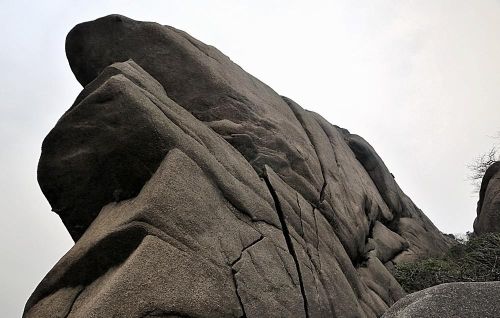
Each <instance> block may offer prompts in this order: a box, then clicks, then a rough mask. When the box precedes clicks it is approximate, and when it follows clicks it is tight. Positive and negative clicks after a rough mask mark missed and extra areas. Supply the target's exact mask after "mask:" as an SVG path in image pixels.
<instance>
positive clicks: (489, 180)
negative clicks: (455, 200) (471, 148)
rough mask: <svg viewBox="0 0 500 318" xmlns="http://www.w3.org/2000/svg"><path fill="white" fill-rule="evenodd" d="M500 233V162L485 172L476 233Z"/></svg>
mask: <svg viewBox="0 0 500 318" xmlns="http://www.w3.org/2000/svg"><path fill="white" fill-rule="evenodd" d="M489 232H500V162H495V163H494V164H492V165H491V166H490V167H489V168H488V169H487V170H486V172H485V174H484V176H483V180H482V181H481V189H480V190H479V201H478V202H477V217H476V219H475V220H474V233H476V234H479V235H481V234H484V233H489Z"/></svg>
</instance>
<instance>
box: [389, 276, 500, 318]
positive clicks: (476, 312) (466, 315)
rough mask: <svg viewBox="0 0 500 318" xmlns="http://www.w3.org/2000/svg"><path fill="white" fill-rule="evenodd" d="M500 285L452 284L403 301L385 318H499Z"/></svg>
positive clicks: (434, 288)
mask: <svg viewBox="0 0 500 318" xmlns="http://www.w3.org/2000/svg"><path fill="white" fill-rule="evenodd" d="M498 295H500V282H486V283H450V284H442V285H438V286H434V287H430V288H427V289H424V290H421V291H419V292H416V293H413V294H410V295H408V296H406V297H404V298H403V299H400V300H399V301H398V302H396V303H395V304H394V306H392V307H391V308H390V309H389V310H388V311H387V312H386V313H385V314H384V315H383V316H382V317H383V318H422V317H426V318H457V317H460V318H478V317H481V318H497V317H500V303H499V301H498V300H499V296H498Z"/></svg>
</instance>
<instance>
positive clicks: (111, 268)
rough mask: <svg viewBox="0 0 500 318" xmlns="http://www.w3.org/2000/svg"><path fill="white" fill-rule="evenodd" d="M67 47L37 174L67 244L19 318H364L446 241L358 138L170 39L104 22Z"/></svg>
mask: <svg viewBox="0 0 500 318" xmlns="http://www.w3.org/2000/svg"><path fill="white" fill-rule="evenodd" d="M66 52H67V56H68V60H69V62H70V66H71V69H72V70H73V72H74V74H75V76H76V78H77V79H78V80H79V81H80V83H81V84H82V85H83V86H84V89H83V91H82V92H81V93H80V95H79V96H78V97H77V98H76V101H75V103H74V104H73V105H72V106H71V107H70V108H69V110H68V111H67V112H66V113H65V114H64V115H63V116H62V117H61V119H60V120H59V121H58V122H57V124H56V126H55V127H54V128H53V129H52V131H51V132H50V133H49V135H48V136H47V137H46V139H45V140H44V142H43V146H42V155H41V158H40V162H39V168H38V181H39V183H40V187H41V189H42V191H43V193H44V194H45V196H46V197H47V199H48V200H49V202H50V204H51V206H52V208H53V210H54V211H55V212H56V213H58V214H59V216H60V217H61V219H62V221H63V222H64V224H65V226H66V227H67V229H68V231H69V233H70V234H71V236H72V237H73V239H74V240H75V245H74V246H73V247H72V248H71V249H70V250H69V251H68V253H67V254H66V255H65V256H64V257H63V258H62V259H61V260H60V261H59V262H58V263H57V264H56V265H55V266H54V268H53V269H52V270H51V271H50V272H49V273H48V274H47V276H46V277H45V278H44V279H43V280H42V282H41V283H40V284H39V286H38V287H37V288H36V290H35V291H34V293H33V295H32V296H31V297H30V299H29V300H28V302H27V304H26V307H25V311H24V317H109V316H116V317H160V316H161V317H332V316H333V317H379V316H381V315H382V314H383V313H384V312H385V311H386V310H387V308H388V307H389V306H391V305H392V304H393V303H395V302H396V301H397V300H398V299H400V298H401V297H403V296H404V291H403V289H402V288H401V286H400V285H399V284H398V283H397V281H396V280H395V279H394V277H393V276H392V275H391V272H390V269H391V267H392V266H393V265H394V264H395V263H398V262H405V261H412V260H415V259H419V258H423V257H428V256H435V255H439V254H441V253H442V252H443V251H444V250H446V249H447V248H448V246H449V245H450V243H451V242H450V239H449V238H448V237H447V236H445V235H443V234H442V233H441V232H439V230H438V229H437V228H436V227H435V226H434V225H433V224H432V222H431V221H430V220H429V219H428V218H427V217H426V216H425V215H424V214H423V213H422V211H421V210H420V209H418V208H417V207H416V205H415V204H414V203H413V202H412V201H411V200H410V198H408V197H407V196H406V195H405V194H404V193H403V191H402V190H401V189H400V187H399V186H398V185H397V183H396V182H395V180H394V178H393V176H392V175H391V173H390V172H389V170H388V168H387V167H386V166H385V164H384V163H383V161H382V160H381V159H380V157H379V156H378V155H377V153H376V152H375V150H374V149H373V148H372V147H371V146H370V145H369V144H368V143H367V142H366V141H365V140H364V139H363V138H361V137H359V136H357V135H354V134H351V133H350V132H349V131H347V130H345V129H342V128H339V127H336V126H333V125H331V124H330V123H328V122H327V121H326V120H325V119H323V118H322V117H321V116H320V115H318V114H315V113H313V112H310V111H307V110H304V109H303V108H302V107H301V106H299V105H298V104H297V103H295V102H294V101H293V100H291V99H289V98H286V97H283V96H280V95H278V94H277V93H276V92H274V91H273V90H272V89H271V88H269V87H268V86H266V85H265V84H264V83H262V82H260V81H259V80H258V79H256V78H255V77H253V76H252V75H250V74H248V73H246V72H245V71H244V70H243V69H241V68H240V67H239V66H237V65H236V64H234V63H233V62H232V61H231V60H230V59H229V58H228V57H226V56H225V55H223V54H222V53H221V52H219V51H218V50H217V49H215V48H214V47H211V46H208V45H206V44H204V43H202V42H200V41H198V40H196V39H194V38H192V37H191V36H189V35H188V34H186V33H185V32H182V31H179V30H176V29H174V28H172V27H169V26H162V25H159V24H156V23H150V22H139V21H134V20H131V19H129V18H126V17H123V16H118V15H111V16H106V17H103V18H100V19H97V20H95V21H91V22H86V23H82V24H79V25H77V26H76V27H75V28H74V29H73V30H72V31H71V32H70V33H69V34H68V37H67V40H66Z"/></svg>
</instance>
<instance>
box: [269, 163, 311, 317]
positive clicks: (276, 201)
mask: <svg viewBox="0 0 500 318" xmlns="http://www.w3.org/2000/svg"><path fill="white" fill-rule="evenodd" d="M263 177H264V181H265V182H266V185H267V187H268V188H269V192H270V193H271V196H272V198H273V200H274V205H275V207H276V212H277V213H278V217H279V220H280V222H281V227H282V229H283V236H284V237H285V242H286V245H287V247H288V251H289V252H290V255H292V258H293V261H294V262H295V267H296V269H297V274H298V276H299V285H300V293H301V294H302V299H303V300H304V311H305V315H306V318H309V310H308V305H307V297H306V292H305V289H304V282H303V280H302V273H301V272H300V265H299V259H298V257H297V253H296V252H295V248H294V246H293V242H292V238H291V236H290V232H289V231H288V226H287V224H286V221H285V215H284V213H283V210H282V209H281V204H280V201H279V198H278V194H277V193H276V191H275V190H274V188H273V186H272V185H271V181H270V180H269V176H268V175H267V171H266V170H264V175H263Z"/></svg>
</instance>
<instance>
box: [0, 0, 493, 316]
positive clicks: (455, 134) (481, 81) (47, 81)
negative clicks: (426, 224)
mask: <svg viewBox="0 0 500 318" xmlns="http://www.w3.org/2000/svg"><path fill="white" fill-rule="evenodd" d="M111 13H120V14H124V15H127V16H129V17H131V18H134V19H138V20H148V21H156V22H159V23H162V24H168V25H172V26H174V27H176V28H179V29H182V30H185V31H187V32H188V33H190V34H191V35H193V36H194V37H196V38H198V39H199V40H201V41H203V42H205V43H207V44H211V45H214V46H215V47H217V48H218V49H219V50H221V51H222V52H224V53H225V54H226V55H228V56H229V57H231V59H232V60H233V61H235V62H236V63H237V64H239V65H240V66H242V67H243V68H244V69H245V70H246V71H248V72H250V73H252V74H253V75H255V76H256V77H258V78H259V79H261V80H262V81H263V82H265V83H267V84H268V85H270V86H271V87H272V88H274V90H276V91H277V92H278V93H280V94H282V95H285V96H288V97H290V98H292V99H294V100H295V101H297V102H298V103H299V104H301V105H302V106H303V107H304V108H306V109H309V110H313V111H316V112H318V113H320V114H321V115H323V116H324V117H325V118H326V119H328V120H329V121H330V122H331V123H333V124H336V125H339V126H341V127H344V128H347V129H349V130H350V131H351V132H353V133H356V134H359V135H361V136H363V137H364V138H365V139H366V140H368V141H369V142H370V143H371V144H372V145H373V146H374V148H375V149H376V150H377V151H378V153H379V154H380V156H381V157H382V159H383V160H384V161H385V163H386V164H387V166H388V167H389V169H390V170H391V171H392V173H393V174H394V175H395V177H396V180H397V181H398V183H399V185H400V186H401V187H402V188H403V190H404V191H405V192H406V193H407V194H408V195H409V196H410V197H411V198H412V199H413V200H414V201H415V203H416V204H417V205H418V206H419V207H420V208H422V209H423V210H424V212H425V213H426V214H427V215H428V216H429V217H430V219H431V220H432V221H433V222H434V223H435V224H436V225H437V226H438V227H439V228H440V229H441V230H442V231H444V232H447V233H464V232H466V231H469V230H472V222H473V219H474V217H475V205H476V201H477V198H476V196H475V195H473V194H472V187H471V186H470V185H469V183H468V182H467V181H466V177H467V174H468V171H467V168H466V165H467V164H468V163H470V162H471V161H472V160H473V159H474V157H476V156H477V155H479V154H480V153H483V152H485V151H487V150H488V149H489V148H490V147H491V146H492V145H493V144H494V143H495V140H494V139H492V138H490V137H489V136H493V135H495V134H496V133H497V132H498V131H499V130H500V125H499V124H500V122H499V120H500V118H499V115H500V112H499V109H500V108H499V106H500V105H499V103H500V60H499V57H500V41H499V39H500V37H499V35H500V34H499V33H500V2H499V1H494V0H484V1H482V0H468V1H464V0H420V1H401V0H391V1H374V0H366V1H351V0H346V1H331V0H330V1H273V0H262V1H257V0H252V1H250V0H248V1H235V0H228V1H186V0H182V1H172V0H170V1H167V0H162V1H144V0H143V1H103V0H100V1H95V0H85V1H76V0H72V1H55V0H53V1H26V0H24V1H21V0H17V1H11V0H0V21H1V23H2V25H1V27H0V37H1V39H2V44H1V46H0V63H1V73H0V111H1V114H0V120H1V124H0V142H1V146H2V152H1V156H0V166H1V167H2V168H1V170H0V178H1V179H0V187H1V188H0V210H1V214H2V225H3V226H2V230H1V231H0V241H1V243H0V255H1V256H0V257H1V258H2V259H1V262H0V264H1V271H0V301H1V303H0V316H1V317H17V316H20V315H21V312H22V308H23V307H24V304H25V302H26V300H27V298H28V297H29V295H30V294H31V292H32V291H33V290H34V288H35V286H36V285H37V284H38V283H39V282H40V281H41V279H42V278H43V276H44V275H45V274H46V273H47V272H48V271H49V270H50V268H51V267H52V266H53V265H54V264H55V262H57V260H59V258H60V257H61V256H62V255H63V254H64V253H65V252H66V251H67V250H68V249H69V248H70V247H71V245H72V241H71V239H70V236H69V234H68V233H67V231H66V229H65V228H64V227H63V225H62V223H61V222H60V220H59V218H58V217H57V215H56V214H54V213H52V212H51V211H50V206H49V205H48V203H47V201H46V200H45V198H44V197H43V195H42V193H41V191H40V189H39V187H38V184H37V182H36V166H37V162H38V158H39V156H40V146H41V143H42V140H43V138H44V137H45V136H46V135H47V133H48V132H49V130H50V129H51V128H52V127H53V126H54V124H55V123H56V121H57V119H58V118H59V117H60V116H61V115H62V113H63V112H64V111H65V110H66V109H67V108H68V107H69V106H70V105H71V104H72V102H73V100H74V99H75V97H76V96H77V94H78V93H79V91H80V90H81V89H82V88H81V86H80V85H79V84H78V82H77V81H76V79H75V78H74V76H73V74H72V73H71V70H70V68H69V66H68V63H67V60H66V57H65V53H64V40H65V36H66V34H67V32H68V31H69V30H70V29H71V28H72V27H73V26H74V25H75V24H77V23H79V22H82V21H86V20H93V19H95V18H98V17H100V16H103V15H107V14H111ZM497 141H498V140H497Z"/></svg>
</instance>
